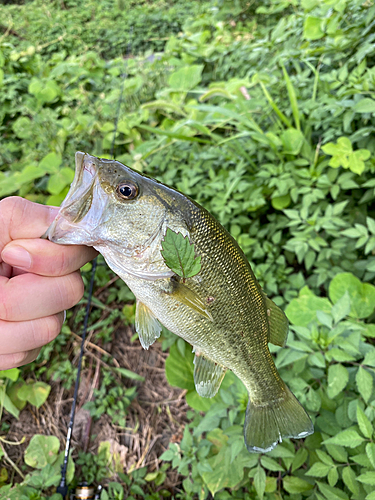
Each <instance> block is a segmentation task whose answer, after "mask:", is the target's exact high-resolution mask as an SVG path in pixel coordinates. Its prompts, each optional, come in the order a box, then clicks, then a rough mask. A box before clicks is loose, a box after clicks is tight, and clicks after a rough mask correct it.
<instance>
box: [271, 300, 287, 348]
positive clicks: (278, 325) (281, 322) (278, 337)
mask: <svg viewBox="0 0 375 500" xmlns="http://www.w3.org/2000/svg"><path fill="white" fill-rule="evenodd" d="M266 306H267V317H268V323H269V333H268V342H271V344H274V345H279V346H280V347H284V346H285V344H286V339H287V336H288V329H289V322H288V319H287V317H286V316H285V314H284V312H283V311H282V310H281V309H280V308H279V307H277V305H276V304H275V303H274V302H273V301H272V300H271V299H269V298H268V297H266Z"/></svg>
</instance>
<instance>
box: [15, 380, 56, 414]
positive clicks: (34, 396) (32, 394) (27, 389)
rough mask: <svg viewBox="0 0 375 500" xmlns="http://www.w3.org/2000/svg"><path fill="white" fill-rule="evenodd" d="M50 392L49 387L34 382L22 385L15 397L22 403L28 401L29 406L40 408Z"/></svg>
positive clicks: (42, 383)
mask: <svg viewBox="0 0 375 500" xmlns="http://www.w3.org/2000/svg"><path fill="white" fill-rule="evenodd" d="M50 392H51V386H50V385H48V384H46V383H45V382H34V381H32V382H31V383H27V384H24V385H22V386H21V387H20V389H19V390H18V391H17V396H18V397H19V399H22V400H23V401H28V402H29V403H30V404H32V405H34V406H36V407H37V408H40V407H41V406H42V404H43V403H45V401H46V400H47V398H48V395H49V393H50Z"/></svg>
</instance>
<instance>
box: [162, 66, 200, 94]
mask: <svg viewBox="0 0 375 500" xmlns="http://www.w3.org/2000/svg"><path fill="white" fill-rule="evenodd" d="M202 70H203V64H191V65H189V66H185V67H184V68H180V69H178V70H177V71H175V72H174V73H172V74H171V75H170V76H169V78H168V84H169V86H170V87H172V88H173V89H175V90H181V91H184V92H187V91H188V90H191V89H193V88H194V87H196V86H197V85H198V83H199V82H200V81H201V79H202V76H201V75H202Z"/></svg>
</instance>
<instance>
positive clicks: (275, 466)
mask: <svg viewBox="0 0 375 500" xmlns="http://www.w3.org/2000/svg"><path fill="white" fill-rule="evenodd" d="M260 463H261V464H262V466H263V467H264V468H265V469H268V470H272V471H279V470H280V471H284V470H285V469H284V467H283V466H282V465H280V464H279V463H278V462H276V460H273V458H271V457H267V456H263V457H262V458H261V459H260Z"/></svg>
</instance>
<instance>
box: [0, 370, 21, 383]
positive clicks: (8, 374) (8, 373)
mask: <svg viewBox="0 0 375 500" xmlns="http://www.w3.org/2000/svg"><path fill="white" fill-rule="evenodd" d="M20 371H21V370H19V369H18V368H10V369H9V370H0V378H8V379H9V380H12V381H13V382H16V380H17V379H18V376H19V374H20Z"/></svg>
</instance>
